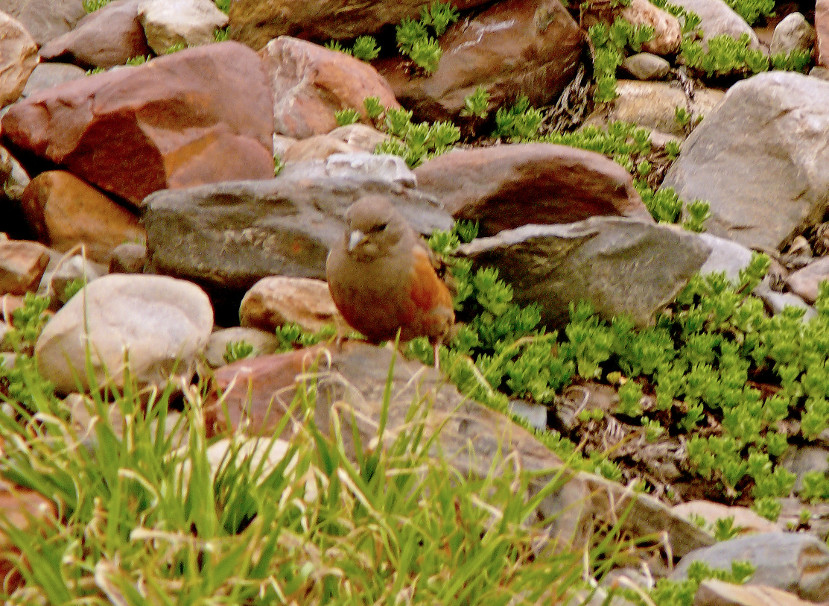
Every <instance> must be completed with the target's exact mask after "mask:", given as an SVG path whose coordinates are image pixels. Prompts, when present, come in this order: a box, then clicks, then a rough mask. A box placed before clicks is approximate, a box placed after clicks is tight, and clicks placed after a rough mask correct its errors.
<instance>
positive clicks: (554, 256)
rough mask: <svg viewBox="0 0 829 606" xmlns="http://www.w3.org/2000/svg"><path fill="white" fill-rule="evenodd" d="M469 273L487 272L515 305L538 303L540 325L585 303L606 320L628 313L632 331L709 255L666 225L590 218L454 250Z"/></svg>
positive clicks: (563, 318)
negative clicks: (471, 267)
mask: <svg viewBox="0 0 829 606" xmlns="http://www.w3.org/2000/svg"><path fill="white" fill-rule="evenodd" d="M461 252H462V253H463V254H465V255H466V256H468V257H470V258H471V259H472V260H473V262H474V264H475V265H476V266H482V265H483V266H494V267H497V268H498V271H499V274H500V277H501V278H503V279H504V280H505V281H506V282H507V283H509V284H511V285H512V287H513V289H514V300H515V301H516V302H517V303H520V304H527V303H529V302H532V301H534V302H537V303H538V304H539V305H540V306H541V316H542V324H546V326H547V328H550V329H552V328H557V327H559V326H561V325H563V324H565V323H566V322H567V320H568V305H569V303H570V302H574V301H579V300H582V299H585V300H587V301H590V302H591V303H592V304H593V306H594V308H595V309H596V311H597V312H598V313H599V314H601V315H602V316H604V317H606V318H611V317H612V316H615V315H618V314H621V313H627V314H629V315H630V316H631V317H632V318H633V320H634V322H635V323H636V324H637V325H638V326H645V325H647V324H649V323H651V322H652V320H653V318H654V315H655V314H656V313H657V312H658V311H660V310H661V309H662V308H663V307H664V306H665V305H667V304H668V303H669V302H671V301H672V300H673V298H674V297H675V296H676V294H677V293H678V292H679V291H680V290H681V289H682V288H683V287H684V286H685V284H686V283H687V282H688V280H689V279H690V278H691V276H692V275H693V274H694V273H696V272H697V271H698V270H699V268H700V267H701V266H702V264H703V263H704V262H705V259H706V258H707V257H708V255H709V253H710V248H709V247H708V246H707V245H705V244H704V243H703V241H702V240H700V239H699V238H698V237H696V235H695V234H691V233H688V232H685V231H683V230H681V229H675V228H672V227H668V226H665V225H655V224H648V223H640V222H638V221H634V220H631V219H624V218H616V217H613V218H611V217H592V218H590V219H587V220H585V221H579V222H577V223H570V224H565V225H549V226H547V225H544V226H541V225H526V226H524V227H519V228H517V229H512V230H505V231H502V232H500V233H499V234H498V235H496V236H492V237H489V238H479V239H477V240H475V241H473V242H472V243H470V244H467V245H465V246H463V247H461Z"/></svg>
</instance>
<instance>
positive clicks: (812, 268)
mask: <svg viewBox="0 0 829 606" xmlns="http://www.w3.org/2000/svg"><path fill="white" fill-rule="evenodd" d="M824 280H829V257H820V258H818V259H815V260H814V261H812V262H811V263H809V264H808V265H807V266H806V267H803V268H802V269H798V270H797V271H795V272H792V273H791V274H789V276H788V277H787V278H786V286H787V287H788V289H789V290H791V291H792V292H793V293H795V294H796V295H798V296H800V297H802V298H803V300H805V301H806V302H807V303H814V302H815V300H816V299H817V295H818V288H819V286H820V283H821V282H822V281H824Z"/></svg>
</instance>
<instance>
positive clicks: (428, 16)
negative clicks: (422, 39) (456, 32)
mask: <svg viewBox="0 0 829 606" xmlns="http://www.w3.org/2000/svg"><path fill="white" fill-rule="evenodd" d="M458 17H460V13H459V12H458V11H457V9H456V8H455V7H454V6H452V4H451V3H450V2H441V1H440V0H434V2H432V4H431V5H429V6H428V7H426V6H424V7H422V8H421V9H420V22H421V23H422V24H423V25H425V26H427V27H431V28H432V29H433V30H434V32H435V36H437V37H438V38H439V37H441V36H442V35H443V34H444V32H445V31H446V29H447V28H448V27H449V26H450V25H452V24H453V23H455V21H457V20H458Z"/></svg>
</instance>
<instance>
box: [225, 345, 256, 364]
mask: <svg viewBox="0 0 829 606" xmlns="http://www.w3.org/2000/svg"><path fill="white" fill-rule="evenodd" d="M251 354H253V345H251V344H250V343H248V342H247V341H230V342H228V343H227V345H226V346H225V353H224V354H223V356H222V357H223V358H224V361H225V362H227V363H228V364H231V363H232V362H236V361H237V360H242V359H244V358H247V357H250V355H251Z"/></svg>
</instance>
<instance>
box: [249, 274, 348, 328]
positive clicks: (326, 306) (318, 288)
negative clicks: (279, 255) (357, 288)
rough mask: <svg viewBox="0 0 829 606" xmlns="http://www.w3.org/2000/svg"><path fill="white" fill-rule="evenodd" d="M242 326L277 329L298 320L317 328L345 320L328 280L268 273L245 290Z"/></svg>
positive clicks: (303, 326) (343, 323)
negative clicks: (330, 289)
mask: <svg viewBox="0 0 829 606" xmlns="http://www.w3.org/2000/svg"><path fill="white" fill-rule="evenodd" d="M239 320H240V322H241V324H242V326H252V327H254V328H259V329H261V330H267V331H270V332H273V330H274V329H275V328H277V327H279V326H283V325H285V324H288V323H296V324H299V325H300V326H302V328H303V329H305V330H308V331H311V332H316V331H318V330H320V329H321V328H323V327H324V326H326V325H328V324H340V325H342V326H343V327H345V326H346V325H345V321H344V320H343V319H342V317H341V316H340V314H339V312H338V311H337V307H336V305H334V301H333V300H332V299H331V293H329V292H328V284H326V283H325V282H324V281H323V280H314V279H312V278H293V277H290V276H268V277H267V278H262V279H261V280H259V282H257V283H256V284H254V285H253V287H252V288H251V289H250V290H249V291H248V292H247V293H245V296H244V298H243V299H242V304H241V306H240V307H239Z"/></svg>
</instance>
